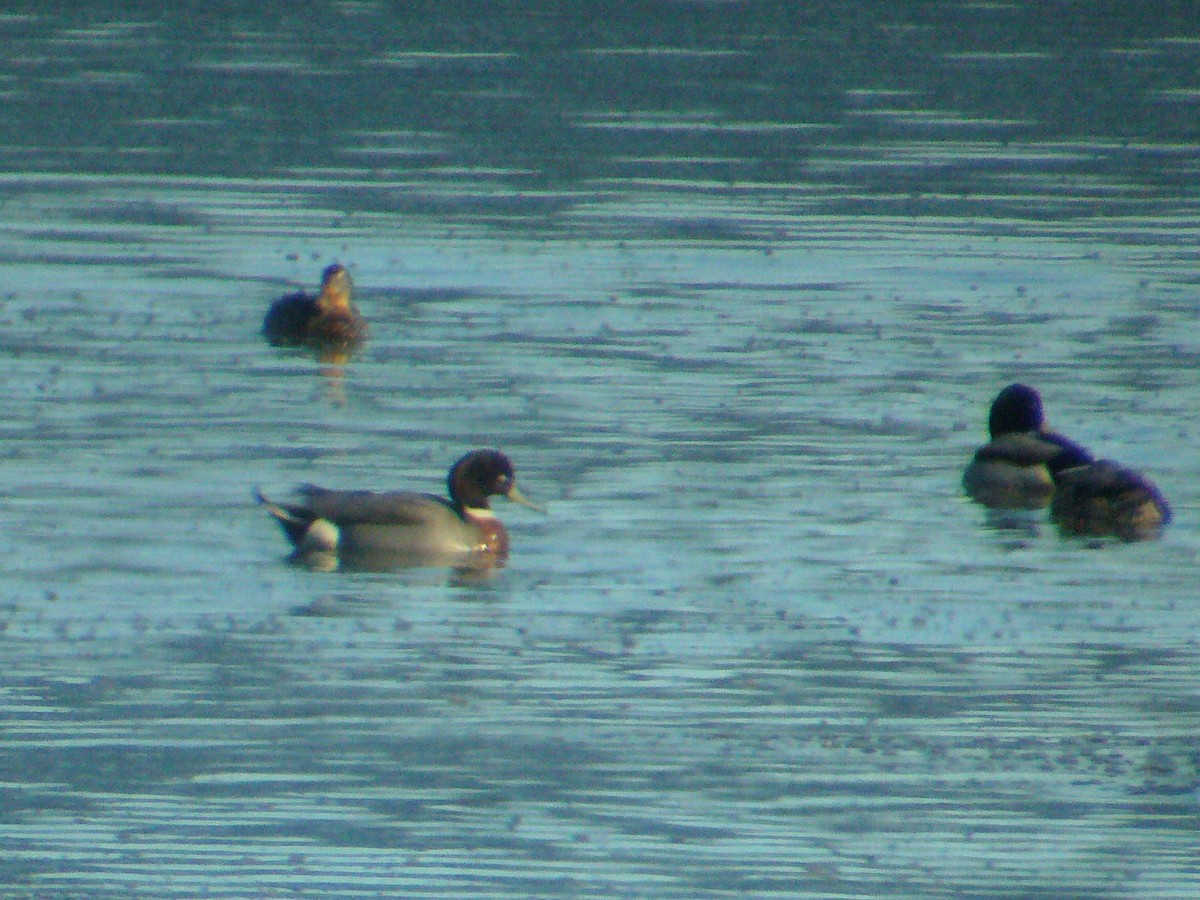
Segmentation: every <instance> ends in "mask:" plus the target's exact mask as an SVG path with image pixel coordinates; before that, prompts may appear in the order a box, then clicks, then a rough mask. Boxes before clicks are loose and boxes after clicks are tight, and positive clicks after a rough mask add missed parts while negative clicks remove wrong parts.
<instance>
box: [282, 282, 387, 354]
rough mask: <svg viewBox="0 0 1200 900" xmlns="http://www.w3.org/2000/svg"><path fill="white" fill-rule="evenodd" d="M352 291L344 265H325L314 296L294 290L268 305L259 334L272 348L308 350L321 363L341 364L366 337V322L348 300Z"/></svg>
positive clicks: (352, 283) (352, 287)
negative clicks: (305, 348)
mask: <svg viewBox="0 0 1200 900" xmlns="http://www.w3.org/2000/svg"><path fill="white" fill-rule="evenodd" d="M353 290H354V282H353V281H352V280H351V278H350V273H349V272H348V271H347V270H346V267H345V266H343V265H340V264H338V263H334V264H333V265H330V266H327V267H326V268H325V271H324V272H322V273H321V290H320V292H319V293H318V294H317V295H316V296H315V297H314V296H313V295H311V294H306V293H305V292H303V291H298V292H297V293H294V294H288V295H286V296H284V297H280V298H279V299H278V300H276V301H275V302H274V303H272V304H271V307H270V309H268V310H267V315H266V318H265V319H264V320H263V327H262V332H263V335H264V336H265V337H266V339H267V340H268V341H269V342H270V343H271V344H273V345H274V346H276V347H308V348H310V349H312V350H315V351H317V353H318V354H319V355H320V357H321V360H322V361H323V362H345V361H346V359H348V358H349V357H350V355H351V354H352V353H353V352H354V350H355V349H357V348H358V346H359V345H360V344H362V342H363V341H364V340H366V337H367V323H366V321H365V320H364V319H363V317H362V316H361V315H359V313H358V310H356V309H355V308H354V304H353V302H352V299H351V294H352V293H353Z"/></svg>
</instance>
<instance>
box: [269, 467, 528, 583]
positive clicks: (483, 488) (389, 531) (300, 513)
mask: <svg viewBox="0 0 1200 900" xmlns="http://www.w3.org/2000/svg"><path fill="white" fill-rule="evenodd" d="M447 482H448V485H449V494H450V497H449V499H446V498H445V497H438V496H435V495H433V494H419V493H414V492H410V491H391V492H387V493H374V492H371V491H338V490H329V489H327V488H321V487H316V486H315V485H304V486H303V487H301V488H300V491H299V492H300V493H301V494H302V495H303V497H304V502H303V503H300V504H297V505H285V504H278V503H274V502H272V501H271V500H269V499H268V498H267V497H266V496H264V495H263V493H262V492H261V491H259V490H257V489H256V490H255V492H254V496H255V498H256V499H257V500H258V502H259V503H261V504H262V505H263V506H265V507H266V509H267V512H269V513H270V514H271V515H272V516H274V517H275V519H276V520H277V521H278V522H279V524H280V525H281V526H282V527H283V531H284V534H286V535H287V537H288V540H290V541H291V542H292V544H293V545H294V547H295V551H294V552H293V553H292V556H291V560H292V561H293V562H299V563H303V564H304V565H307V566H308V567H309V568H312V569H317V570H320V571H331V570H333V569H337V568H349V569H367V570H377V571H378V570H383V569H393V568H403V567H411V566H438V567H453V568H458V569H465V570H472V571H487V570H490V569H493V568H496V567H499V566H503V565H504V563H505V561H506V560H507V559H508V547H509V542H508V532H507V531H506V530H505V528H504V525H503V524H502V523H501V522H500V520H499V519H498V518H496V514H495V513H494V512H493V511H492V509H491V507H490V506H489V502H488V498H489V497H492V496H496V495H499V496H502V497H507V498H508V499H509V500H511V501H512V502H514V503H518V504H520V505H521V506H526V507H529V508H530V509H533V510H537V511H538V512H545V510H544V509H542V507H540V506H538V505H537V504H535V503H533V502H531V501H530V500H528V499H526V497H525V496H524V495H523V494H522V493H521V492H520V491H519V490H517V483H516V477H515V475H514V473H513V466H512V463H511V462H510V461H509V459H508V457H507V456H505V455H504V454H503V453H501V452H500V451H499V450H474V451H472V452H470V453H468V454H467V455H466V456H464V457H463V458H462V459H460V460H459V461H458V462H456V463H455V464H454V465H453V466H452V467H451V469H450V475H449V478H448V479H447Z"/></svg>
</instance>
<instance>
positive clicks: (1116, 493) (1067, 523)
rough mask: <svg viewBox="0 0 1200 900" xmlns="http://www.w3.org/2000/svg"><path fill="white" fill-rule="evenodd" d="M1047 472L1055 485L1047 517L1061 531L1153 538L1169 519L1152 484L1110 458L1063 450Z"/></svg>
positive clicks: (1127, 538)
mask: <svg viewBox="0 0 1200 900" xmlns="http://www.w3.org/2000/svg"><path fill="white" fill-rule="evenodd" d="M1050 471H1051V474H1052V475H1053V477H1054V484H1055V490H1054V500H1053V501H1052V502H1051V504H1050V520H1051V521H1052V522H1054V523H1055V524H1056V525H1057V526H1058V528H1059V531H1060V532H1062V533H1063V534H1065V535H1073V536H1080V537H1106V536H1115V537H1118V538H1120V539H1121V540H1123V541H1144V540H1150V539H1152V538H1156V537H1158V536H1159V534H1160V533H1161V532H1162V529H1163V526H1164V525H1166V524H1167V523H1169V522H1170V521H1171V508H1170V507H1169V506H1168V505H1167V501H1166V499H1164V497H1163V495H1162V494H1161V493H1160V492H1159V490H1158V487H1157V486H1156V485H1155V484H1154V483H1153V482H1152V481H1150V479H1149V478H1147V477H1146V476H1144V475H1142V474H1141V473H1139V472H1135V471H1134V470H1133V469H1129V468H1126V467H1125V466H1122V465H1120V464H1119V463H1116V462H1113V461H1112V460H1111V459H1100V460H1092V459H1091V458H1090V457H1087V458H1085V457H1082V456H1079V455H1078V454H1072V453H1065V454H1063V455H1061V456H1059V457H1058V458H1056V459H1055V460H1053V461H1052V462H1051V464H1050Z"/></svg>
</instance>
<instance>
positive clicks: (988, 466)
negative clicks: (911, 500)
mask: <svg viewBox="0 0 1200 900" xmlns="http://www.w3.org/2000/svg"><path fill="white" fill-rule="evenodd" d="M988 434H989V435H990V437H991V440H990V441H989V442H988V443H987V444H984V445H983V446H982V447H980V448H979V449H978V450H977V451H976V452H975V456H974V458H973V459H972V460H971V462H970V464H969V465H968V466H967V468H966V471H965V472H964V473H963V489H964V490H965V491H966V493H967V496H969V497H970V498H971V499H973V500H975V501H976V502H978V503H981V504H983V505H984V506H988V507H992V508H997V509H1042V508H1044V507H1046V506H1049V507H1050V520H1051V521H1052V522H1054V523H1055V524H1056V525H1057V526H1058V527H1059V530H1060V531H1062V533H1064V534H1067V535H1075V536H1081V537H1112V536H1115V537H1118V538H1120V539H1121V540H1124V541H1140V540H1147V539H1151V538H1155V537H1157V536H1158V535H1159V534H1160V533H1161V531H1162V528H1163V526H1164V525H1166V524H1167V523H1168V522H1170V521H1171V509H1170V507H1169V506H1168V505H1167V501H1166V500H1165V499H1164V498H1163V496H1162V494H1161V493H1160V492H1159V490H1158V488H1157V487H1156V486H1155V485H1154V483H1153V482H1151V481H1150V480H1149V479H1148V478H1146V477H1145V476H1144V475H1141V474H1140V473H1138V472H1135V471H1133V470H1132V469H1128V468H1126V467H1125V466H1122V465H1120V464H1118V463H1115V462H1113V461H1112V460H1108V459H1100V460H1097V459H1095V458H1094V457H1093V456H1092V454H1091V453H1089V452H1088V451H1087V450H1086V449H1084V448H1083V447H1081V446H1080V445H1079V444H1077V443H1075V442H1074V441H1072V440H1070V439H1069V438H1067V437H1064V436H1063V435H1061V434H1059V433H1057V432H1055V431H1053V430H1051V429H1050V428H1049V427H1048V426H1047V425H1046V415H1045V411H1044V409H1043V407H1042V398H1041V395H1040V394H1038V392H1037V391H1036V390H1034V389H1033V388H1031V387H1029V386H1028V385H1024V384H1010V385H1009V386H1008V387H1006V388H1004V390H1002V391H1001V392H1000V393H999V394H997V395H996V399H995V400H994V401H992V407H991V411H990V413H989V415H988Z"/></svg>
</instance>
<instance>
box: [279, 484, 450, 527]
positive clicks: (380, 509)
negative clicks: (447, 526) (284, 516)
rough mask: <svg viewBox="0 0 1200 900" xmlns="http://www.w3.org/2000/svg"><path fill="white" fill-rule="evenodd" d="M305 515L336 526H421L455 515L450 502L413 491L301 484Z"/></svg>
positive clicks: (300, 490)
mask: <svg viewBox="0 0 1200 900" xmlns="http://www.w3.org/2000/svg"><path fill="white" fill-rule="evenodd" d="M299 492H300V494H302V495H303V496H304V499H305V501H306V502H305V506H306V508H307V510H308V512H309V513H310V514H311V515H313V516H316V517H318V518H322V519H328V520H329V521H331V522H336V523H338V524H357V523H369V524H374V525H420V524H423V523H427V522H436V521H442V520H444V519H445V517H446V515H447V513H449V514H450V515H452V516H457V513H455V512H454V508H453V507H452V506H451V505H450V503H449V502H448V501H446V500H444V499H442V498H441V497H436V496H434V495H432V494H419V493H416V492H412V491H388V492H384V493H376V492H374V491H337V490H330V489H328V488H322V487H317V486H316V485H313V484H306V485H303V486H302V487H301V488H300V489H299Z"/></svg>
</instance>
